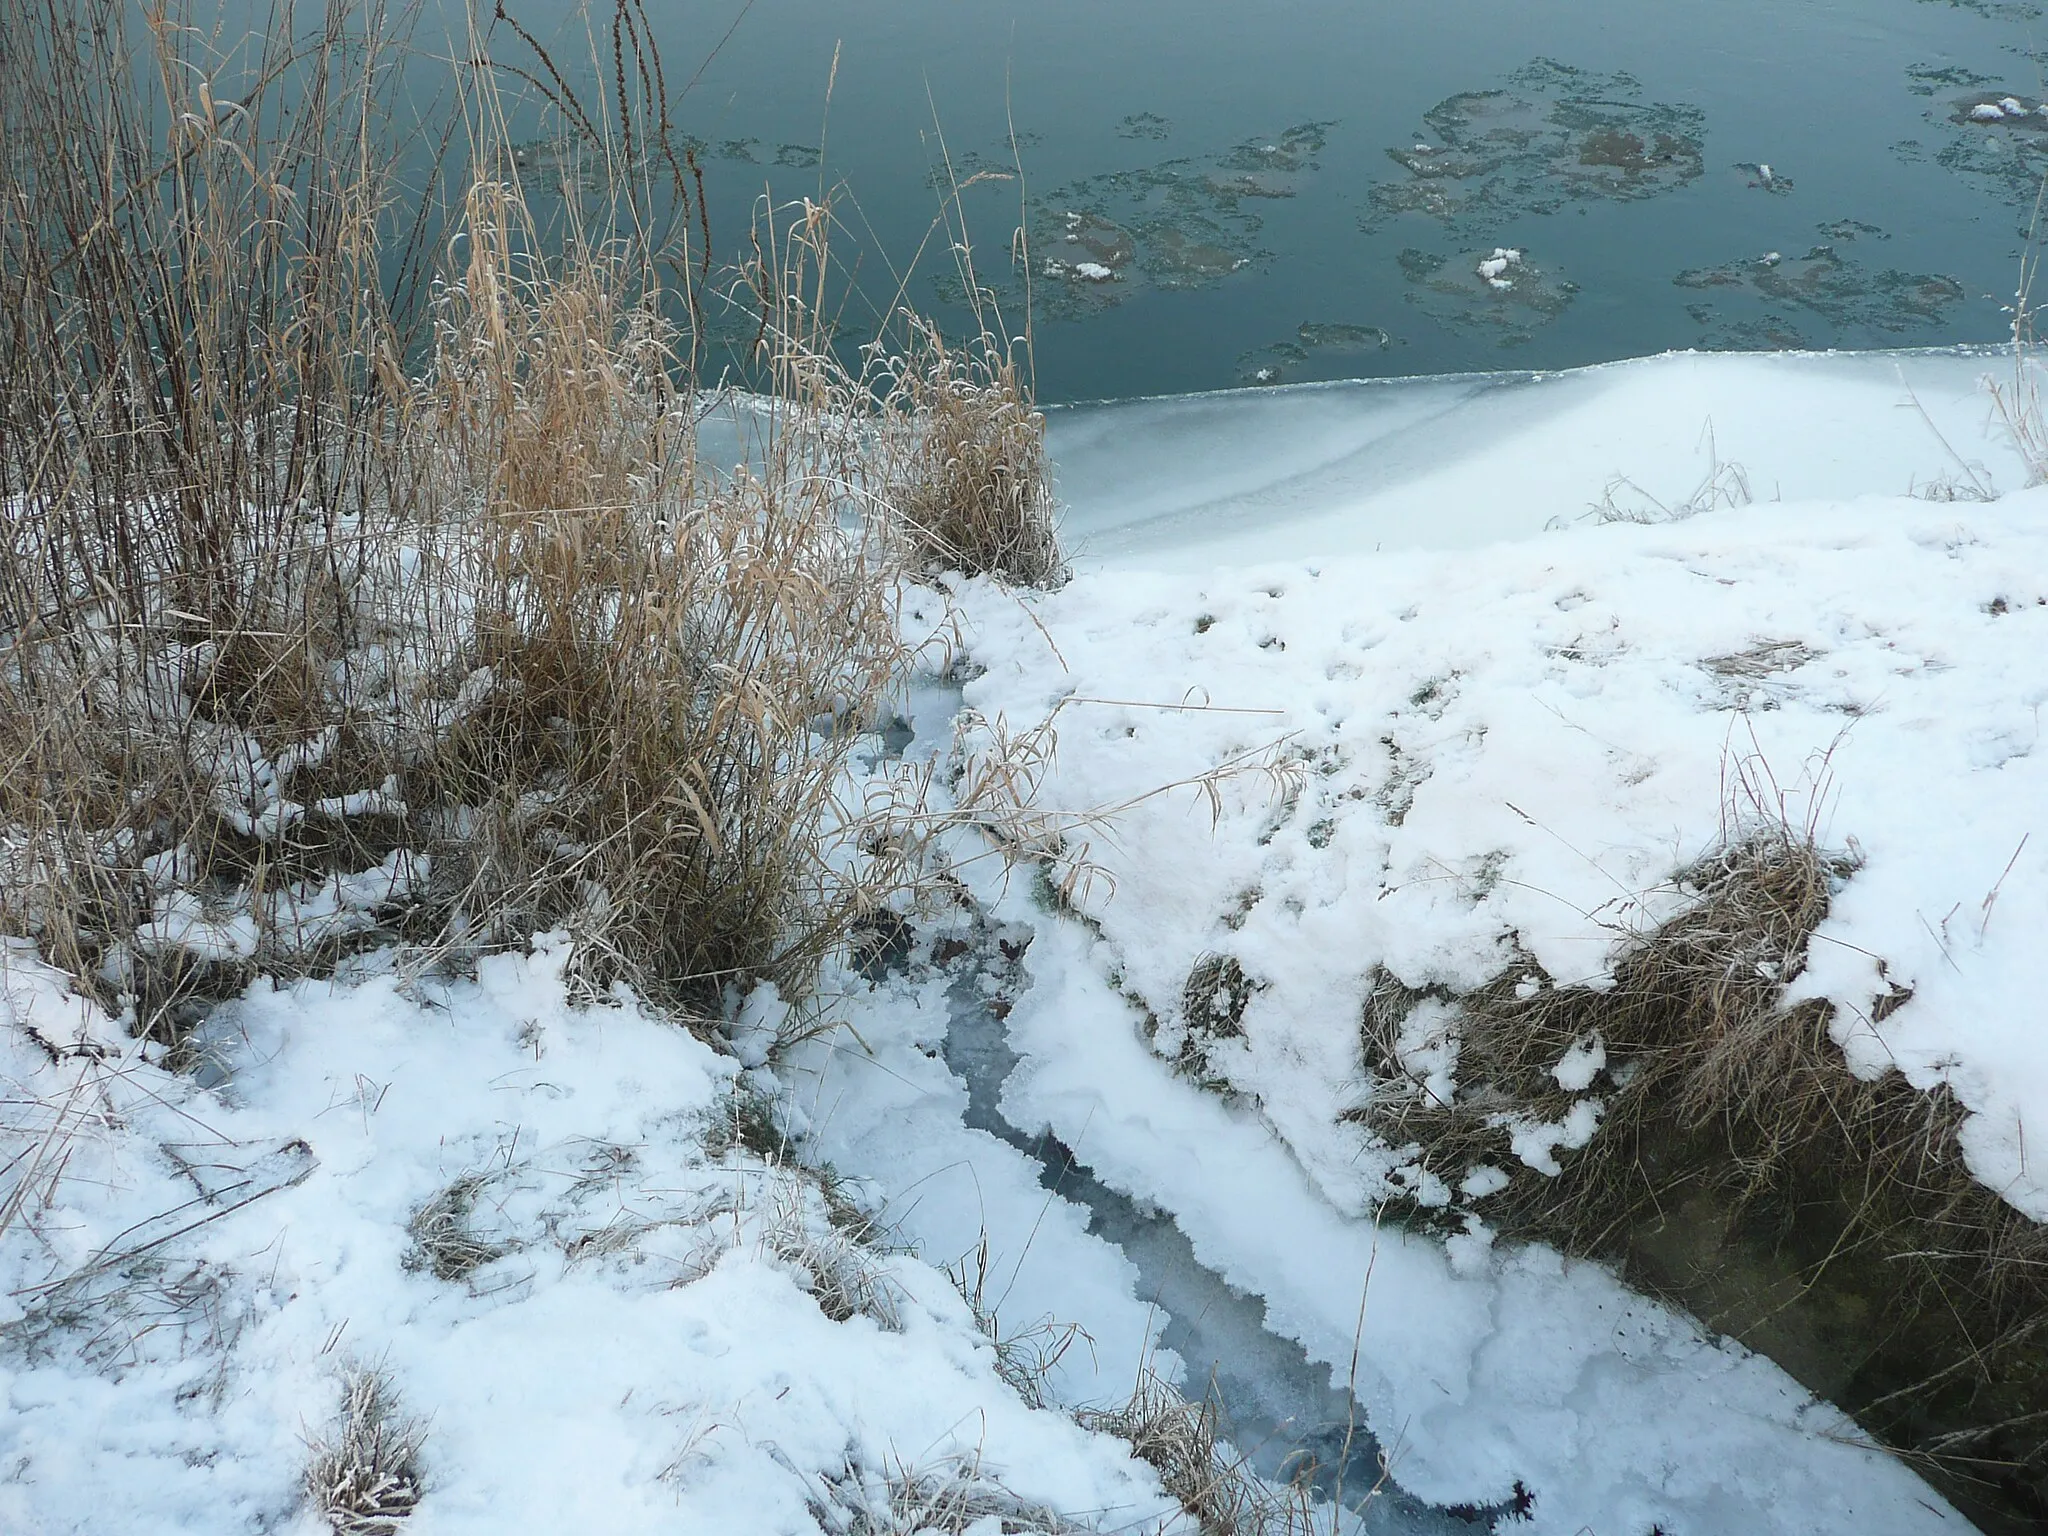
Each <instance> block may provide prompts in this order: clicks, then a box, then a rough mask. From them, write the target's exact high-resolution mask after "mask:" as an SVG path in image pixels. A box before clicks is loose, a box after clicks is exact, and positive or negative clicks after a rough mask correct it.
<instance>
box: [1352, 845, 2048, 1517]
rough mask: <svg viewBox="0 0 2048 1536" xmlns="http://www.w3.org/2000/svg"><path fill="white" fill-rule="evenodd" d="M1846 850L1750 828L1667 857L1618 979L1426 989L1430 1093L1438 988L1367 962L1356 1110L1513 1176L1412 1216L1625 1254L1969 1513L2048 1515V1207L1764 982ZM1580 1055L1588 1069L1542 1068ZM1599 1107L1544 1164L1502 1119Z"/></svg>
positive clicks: (1792, 960)
mask: <svg viewBox="0 0 2048 1536" xmlns="http://www.w3.org/2000/svg"><path fill="white" fill-rule="evenodd" d="M1851 873H1852V866H1851V865H1850V864H1849V863H1848V862H1846V861H1844V860H1842V859H1840V858H1836V857H1831V856H1829V855H1828V854H1826V853H1824V852H1823V851H1822V850H1820V849H1819V848H1818V847H1816V846H1815V844H1814V843H1813V841H1812V839H1811V838H1810V837H1808V836H1805V835H1803V834H1802V833H1800V832H1798V831H1796V830H1791V829H1787V828H1784V827H1782V826H1777V825H1771V826H1767V827H1764V828H1762V829H1759V830H1756V831H1753V832H1750V833H1747V834H1745V835H1740V836H1736V837H1733V838H1731V839H1730V840H1729V841H1727V842H1726V843H1725V844H1724V845H1723V846H1721V847H1720V848H1718V849H1716V850H1715V851H1714V852H1713V853H1711V854H1710V855H1708V856H1707V857H1706V858H1705V859H1703V860H1701V861H1700V862H1699V863H1697V864H1696V865H1694V866H1693V867H1692V868H1691V869H1689V870H1687V871H1686V872H1685V873H1684V875H1683V876H1682V877H1681V889H1682V890H1683V891H1684V892H1685V893H1686V896H1687V898H1688V899H1687V904H1686V906H1685V907H1684V909H1683V910H1681V911H1680V912H1679V913H1678V914H1677V915H1676V916H1674V917H1672V918H1670V919H1669V920H1668V921H1666V922H1664V923H1663V924H1661V925H1659V926H1658V927H1657V928H1655V929H1654V930H1652V931H1650V932H1647V933H1644V934H1641V935H1639V936H1637V937H1635V938H1633V939H1629V940H1627V941H1625V942H1624V943H1623V944H1622V946H1621V948H1620V951H1619V953H1618V954H1617V956H1616V957H1615V960H1614V963H1613V976H1612V985H1611V986H1608V985H1604V984H1603V985H1602V986H1599V987H1592V986H1583V985H1579V986H1573V985H1559V984H1557V983H1555V982H1554V981H1553V980H1552V979H1551V978H1549V977H1547V976H1544V975H1543V974H1542V973H1541V971H1540V968H1538V967H1536V966H1535V965H1534V964H1533V963H1530V962H1527V961H1525V962H1523V963H1521V964H1517V965H1515V966H1512V967H1510V968H1509V969H1508V970H1507V971H1506V972H1504V973H1503V974H1502V976H1501V977H1500V978H1499V979H1498V980H1497V981H1495V982H1494V983H1492V984H1491V985H1489V986H1488V987H1485V988H1483V989H1481V990H1480V991H1478V992H1475V993H1471V994H1468V995H1465V996H1461V997H1455V998H1453V997H1450V996H1449V995H1447V994H1443V995H1437V996H1436V998H1435V1001H1437V1002H1438V1003H1439V1004H1441V1005H1444V1006H1446V1007H1447V1008H1448V1009H1449V1010H1450V1015H1449V1016H1450V1017H1451V1019H1452V1020H1454V1025H1453V1027H1454V1028H1455V1031H1456V1037H1457V1041H1458V1058H1457V1072H1456V1076H1457V1082H1458V1086H1457V1089H1456V1091H1455V1093H1454V1094H1453V1095H1452V1096H1451V1097H1450V1098H1449V1099H1448V1100H1446V1099H1444V1098H1442V1097H1440V1096H1438V1095H1437V1094H1436V1093H1433V1092H1432V1091H1430V1090H1429V1089H1428V1088H1427V1087H1426V1086H1425V1085H1424V1084H1423V1083H1421V1082H1420V1081H1419V1080H1418V1079H1417V1077H1416V1076H1414V1075H1412V1074H1410V1073H1407V1072H1406V1071H1404V1070H1403V1068H1402V1066H1401V1056H1402V1054H1403V1052H1404V1049H1406V1048H1408V1047H1409V1046H1410V1045H1411V1042H1409V1041H1408V1040H1405V1039H1404V1038H1403V1030H1404V1027H1405V1026H1406V1025H1407V1023H1408V1021H1409V1020H1410V1018H1411V1017H1412V1016H1414V1015H1415V1010H1416V1009H1417V1007H1418V1006H1420V1005H1421V1004H1422V1003H1423V1002H1424V1001H1425V1000H1427V999H1428V998H1429V996H1430V995H1429V994H1423V993H1416V992H1412V991H1409V990H1408V989H1406V988H1402V987H1400V986H1399V985H1398V984H1397V983H1395V982H1393V981H1392V979H1391V978H1386V977H1382V978H1381V980H1380V984H1379V985H1378V986H1377V987H1376V988H1375V989H1374V991H1373V993H1372V996H1371V998H1370V999H1369V1002H1368V1005H1367V1009H1366V1016H1365V1020H1364V1045H1365V1050H1366V1053H1367V1060H1368V1063H1369V1064H1375V1072H1376V1075H1377V1076H1378V1077H1379V1078H1380V1079H1381V1081H1380V1082H1379V1084H1378V1086H1377V1087H1376V1089H1375V1092H1374V1095H1373V1097H1372V1099H1371V1100H1370V1102H1369V1103H1368V1105H1367V1106H1366V1108H1365V1109H1363V1110H1362V1111H1360V1112H1359V1117H1360V1118H1361V1119H1362V1120H1363V1121H1364V1122H1365V1123H1366V1124H1367V1125H1368V1126H1370V1127H1371V1128H1372V1130H1373V1131H1374V1132H1376V1133H1377V1134H1378V1135H1379V1136H1381V1137H1383V1138H1384V1139H1385V1140H1386V1141H1387V1142H1388V1143H1389V1144H1390V1145H1393V1146H1396V1147H1401V1146H1410V1147H1412V1148H1413V1155H1414V1157H1415V1159H1416V1162H1417V1164H1418V1165H1419V1166H1420V1167H1421V1168H1423V1169H1426V1170H1428V1171H1429V1172H1430V1173H1432V1174H1434V1175H1435V1176H1436V1178H1437V1179H1439V1180H1441V1181H1442V1185H1443V1186H1447V1187H1448V1188H1449V1189H1450V1190H1451V1191H1453V1192H1457V1191H1459V1190H1460V1186H1461V1185H1465V1181H1466V1179H1467V1175H1468V1174H1469V1173H1470V1172H1471V1170H1474V1169H1478V1168H1492V1169H1498V1170H1501V1171H1502V1172H1504V1173H1506V1174H1507V1175H1508V1176H1507V1177H1506V1178H1505V1179H1504V1180H1501V1179H1497V1178H1496V1179H1490V1180H1487V1181H1486V1182H1484V1183H1479V1184H1474V1185H1469V1186H1465V1192H1464V1193H1462V1194H1460V1193H1454V1194H1453V1196H1452V1200H1453V1205H1452V1206H1451V1207H1449V1208H1444V1207H1438V1208H1437V1209H1434V1210H1423V1211H1420V1214H1422V1215H1423V1216H1424V1217H1425V1219H1430V1220H1440V1219H1443V1218H1445V1217H1446V1216H1450V1215H1455V1214H1457V1213H1459V1212H1464V1211H1470V1212H1473V1213H1476V1214H1477V1215H1479V1216H1481V1217H1482V1218H1484V1219H1485V1220H1486V1221H1487V1222H1488V1223H1489V1224H1492V1225H1494V1226H1495V1227H1497V1228H1498V1229H1499V1230H1500V1231H1502V1232H1504V1233H1506V1234H1509V1235H1513V1236H1525V1237H1535V1238H1542V1239H1544V1240H1547V1241H1551V1242H1555V1243H1556V1244H1558V1245H1559V1246H1560V1247H1562V1248H1564V1249H1566V1250H1567V1251H1569V1252H1573V1253H1578V1254H1585V1255H1590V1256H1595V1257H1602V1258H1608V1259H1614V1260H1618V1261H1620V1262H1621V1263H1622V1265H1623V1267H1624V1269H1625V1270H1626V1271H1627V1272H1628V1273H1629V1274H1630V1276H1631V1277H1632V1278H1633V1279H1635V1280H1636V1281H1637V1282H1638V1283H1643V1284H1647V1285H1649V1286H1650V1287H1651V1288H1653V1289H1660V1290H1663V1291H1665V1292H1667V1293H1669V1294H1672V1295H1674V1296H1675V1297H1676V1298H1677V1299H1679V1300H1681V1301H1683V1302H1685V1303H1687V1304H1688V1305H1690V1306H1692V1307H1693V1308H1694V1309H1695V1310H1696V1311H1699V1312H1700V1313H1702V1315H1703V1316H1705V1317H1706V1318H1707V1320H1708V1321H1709V1322H1710V1323H1712V1324H1714V1325H1715V1326H1717V1327H1720V1328H1723V1329H1725V1330H1726V1331H1729V1332H1732V1333H1735V1334H1737V1335H1738V1336H1740V1337H1743V1338H1745V1339H1746V1340H1748V1341H1749V1342H1752V1343H1754V1344H1756V1345H1757V1346H1758V1347H1759V1348H1763V1349H1765V1350H1766V1351H1767V1352H1769V1353H1771V1354H1773V1355H1774V1356H1775V1357H1776V1358H1778V1359H1779V1360H1780V1362H1781V1363H1782V1364H1785V1365H1786V1366H1787V1367H1788V1368H1790V1369H1792V1370H1793V1371H1794V1373H1795V1374H1799V1375H1802V1376H1803V1377H1804V1378H1805V1379H1806V1381H1807V1384H1808V1385H1809V1386H1812V1387H1814V1389H1815V1390H1817V1391H1821V1392H1823V1393H1825V1394H1826V1395H1828V1396H1830V1397H1831V1398H1833V1399H1834V1400H1835V1401H1836V1402H1838V1403H1839V1404H1840V1405H1841V1406H1842V1407H1844V1408H1846V1409H1848V1410H1849V1411H1850V1412H1852V1413H1854V1414H1856V1415H1857V1416H1858V1418H1859V1420H1860V1421H1861V1422H1862V1423H1864V1424H1865V1425H1866V1426H1867V1427H1869V1428H1870V1429H1872V1430H1873V1431H1875V1432H1876V1433H1878V1434H1879V1435H1881V1436H1882V1437H1884V1438H1885V1439H1886V1440H1887V1441H1888V1442H1889V1443H1891V1444H1892V1445H1894V1446H1896V1447H1898V1448H1899V1449H1900V1450H1901V1451H1903V1452H1905V1453H1907V1454H1908V1455H1909V1456H1911V1457H1912V1458H1913V1459H1914V1460H1915V1461H1916V1462H1918V1463H1920V1464H1922V1465H1923V1466H1924V1467H1925V1468H1926V1469H1927V1470H1928V1471H1929V1472H1930V1473H1931V1474H1932V1475H1934V1476H1935V1477H1936V1479H1937V1481H1939V1482H1941V1483H1942V1484H1943V1486H1944V1487H1945V1488H1946V1489H1947V1490H1948V1491H1949V1492H1951V1494H1952V1495H1954V1496H1955V1497H1957V1498H1958V1499H1959V1500H1960V1501H1962V1502H1963V1503H1964V1504H1965V1506H1966V1507H1973V1512H1975V1513H1977V1514H1978V1516H1979V1518H1984V1519H1989V1518H1995V1516H1993V1515H1991V1514H1989V1513H1987V1510H1988V1509H1991V1508H2002V1509H2004V1510H2007V1511H2012V1510H2021V1511H2028V1512H2032V1513H2036V1514H2038V1513H2039V1512H2048V1410H2044V1408H2043V1405H2042V1402H2041V1382H2042V1381H2043V1379H2044V1368H2048V1228H2043V1227H2042V1226H2041V1225H2039V1224H2038V1223H2035V1222H2032V1221H2029V1220H2028V1219H2027V1218H2026V1217H2025V1216H2023V1215H2021V1213H2020V1212H2019V1211H2017V1210H2015V1209H2014V1208H2013V1207H2011V1206H2010V1205H2008V1204H2006V1203H2005V1201H2004V1200H2002V1199H2001V1198H2000V1197H1999V1195H1998V1194H1997V1193H1996V1192H1995V1191H1993V1190H1991V1189H1989V1188H1987V1187H1986V1186H1984V1185H1983V1184H1981V1183H1979V1182H1978V1181H1977V1180H1976V1179H1975V1177H1974V1176H1973V1175H1972V1174H1971V1173H1970V1171H1969V1169H1968V1168H1967V1167H1966V1166H1965V1164H1964V1162H1963V1159H1962V1154H1961V1151H1960V1148H1959V1146H1958V1144H1957V1131H1958V1130H1959V1128H1960V1126H1961V1123H1962V1119H1963V1114H1962V1110H1961V1106H1959V1105H1958V1104H1957V1103H1956V1102H1955V1100H1954V1099H1953V1098H1952V1097H1951V1096H1950V1095H1949V1094H1948V1093H1947V1092H1946V1091H1939V1092H1936V1093H1932V1094H1930V1093H1924V1092H1922V1091H1920V1090H1919V1089H1917V1088H1915V1087H1913V1086H1912V1085H1911V1084H1909V1083H1908V1082H1906V1081H1905V1079H1904V1078H1903V1077H1902V1076H1901V1075H1900V1074H1898V1073H1896V1072H1892V1073H1888V1074H1886V1075H1884V1076H1882V1077H1879V1078H1876V1079H1864V1078H1859V1077H1857V1076H1855V1075H1854V1074H1853V1073H1851V1072H1850V1070H1849V1069H1848V1066H1847V1064H1846V1062H1845V1061H1844V1059H1843V1056H1842V1052H1841V1050H1840V1048H1839V1047H1838V1046H1837V1045H1836V1044H1835V1042H1834V1040H1833V1038H1832V1037H1831V1035H1830V1032H1829V1027H1830V1023H1831V1018H1832V1012H1831V1010H1830V1008H1829V1007H1828V1006H1827V1005H1826V1004H1824V1003H1820V1002H1813V1001H1808V1002H1801V1003H1795V1004H1791V1005H1789V1006H1788V1005H1786V1004H1784V1002H1783V1001H1782V999H1783V996H1784V989H1785V987H1786V985H1787V984H1788V983H1789V982H1791V981H1792V980H1793V979H1794V978H1796V977H1797V975H1798V974H1799V972H1800V971H1801V969H1802V968H1803V966H1804V963H1805V955H1806V946H1807V943H1808V940H1809V938H1810V937H1811V935H1812V934H1813V932H1814V930H1815V928H1816V927H1817V926H1818V925H1819V924H1820V922H1821V921H1822V919H1824V918H1825V917H1826V915H1827V911H1828V904H1829V899H1830V895H1831V892H1832V889H1833V887H1834V886H1835V884H1836V883H1837V882H1839V881H1841V880H1843V879H1846V878H1848V877H1849V876H1850V875H1851ZM1896 1001H1897V999H1896V998H1894V999H1892V1001H1891V1005H1892V1006H1896ZM1878 1006H1879V1011H1880V1013H1881V1012H1882V1009H1883V1007H1884V1006H1885V1004H1884V1003H1883V1002H1882V1001H1880V1003H1879V1005H1878ZM1596 1050H1597V1052H1598V1053H1599V1055H1598V1056H1597V1057H1596V1056H1594V1055H1593V1054H1591V1053H1593V1052H1594V1051H1596ZM1574 1054H1576V1055H1577V1058H1578V1060H1579V1061H1580V1063H1582V1066H1581V1070H1580V1071H1579V1072H1577V1073H1573V1072H1571V1071H1569V1070H1566V1071H1563V1072H1561V1071H1560V1070H1559V1069H1560V1066H1561V1064H1563V1063H1565V1062H1566V1061H1567V1060H1568V1058H1571V1057H1573V1056H1574ZM1594 1060H1601V1062H1602V1064H1601V1065H1600V1067H1599V1068H1598V1070H1597V1072H1594V1071H1593V1070H1592V1069H1591V1067H1590V1065H1589V1064H1590V1063H1591V1062H1592V1061H1594ZM1594 1105H1597V1114H1598V1127H1599V1128H1598V1131H1597V1133H1596V1134H1594V1135H1593V1137H1592V1139H1591V1141H1590V1144H1588V1145H1587V1146H1586V1147H1585V1148H1584V1149H1583V1150H1577V1151H1573V1150H1567V1149H1563V1148H1560V1149H1558V1150H1557V1151H1556V1154H1555V1155H1556V1158H1557V1161H1558V1163H1559V1167H1560V1171H1558V1172H1557V1173H1555V1174H1550V1175H1546V1174H1544V1173H1542V1172H1538V1171H1535V1170H1534V1169H1532V1168H1530V1167H1527V1166H1524V1163H1523V1161H1522V1159H1521V1158H1519V1157H1518V1156H1517V1153H1516V1151H1515V1150H1514V1148H1513V1146H1512V1142H1513V1140H1514V1138H1515V1136H1516V1134H1517V1132H1518V1131H1522V1132H1526V1130H1527V1129H1528V1128H1529V1127H1531V1126H1541V1125H1546V1124H1548V1125H1558V1124H1561V1123H1563V1122H1564V1121H1565V1120H1566V1118H1567V1117H1568V1116H1569V1115H1571V1114H1572V1113H1573V1111H1574V1109H1575V1108H1578V1107H1580V1106H1594ZM1582 1112H1584V1111H1582ZM1489 1184H1497V1185H1498V1186H1499V1187H1497V1188H1488V1185H1489ZM1417 1188H1418V1192H1419V1191H1420V1189H1421V1184H1420V1183H1419V1182H1418V1186H1417ZM1475 1191H1477V1192H1475ZM1987 1497H1988V1499H1989V1501H1990V1503H1989V1505H1986V1504H1985V1502H1984V1501H1985V1499H1986V1498H1987Z"/></svg>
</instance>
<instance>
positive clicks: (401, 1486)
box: [306, 1367, 426, 1536]
mask: <svg viewBox="0 0 2048 1536" xmlns="http://www.w3.org/2000/svg"><path fill="white" fill-rule="evenodd" d="M425 1443H426V1427H425V1426H424V1425H423V1424H421V1423H420V1422H419V1421H418V1420H416V1419H409V1418H407V1417H405V1415H404V1414H403V1413H402V1412H401V1411H400V1408H399V1403H398V1397H397V1394H396V1392H395V1391H394V1390H393V1388H392V1385H391V1380H390V1378H389V1376H387V1375H386V1374H385V1373H384V1372H382V1371H380V1370H374V1369H370V1368H367V1367H355V1368H352V1369H350V1370H349V1371H347V1372H346V1373H345V1374H344V1375H343V1377H342V1385H341V1413H340V1417H339V1420H338V1422H337V1423H336V1424H335V1425H334V1426H333V1428H332V1430H331V1431H330V1433H329V1435H328V1437H327V1438H325V1439H322V1440H320V1441H318V1442H316V1443H315V1444H314V1446H313V1457H312V1460H311V1462H309V1463H308V1465H307V1467H306V1496H307V1497H308V1498H309V1499H311V1500H312V1501H313V1506H314V1508H316V1509H317V1510H319V1512H320V1513H321V1515H322V1516H323V1517H325V1519H326V1521H327V1524H328V1525H329V1527H330V1528H331V1529H332V1530H333V1531H334V1533H335V1536H396V1533H397V1531H398V1529H399V1526H400V1524H401V1523H402V1522H403V1521H405V1520H406V1519H407V1518H409V1517H410V1516H411V1514H412V1512H413V1511H414V1509H415V1508H417V1507H418V1505H419V1501H420V1493H421V1489H422V1473H421V1468H420V1450H421V1448H422V1446H423V1445H424V1444H425Z"/></svg>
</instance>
